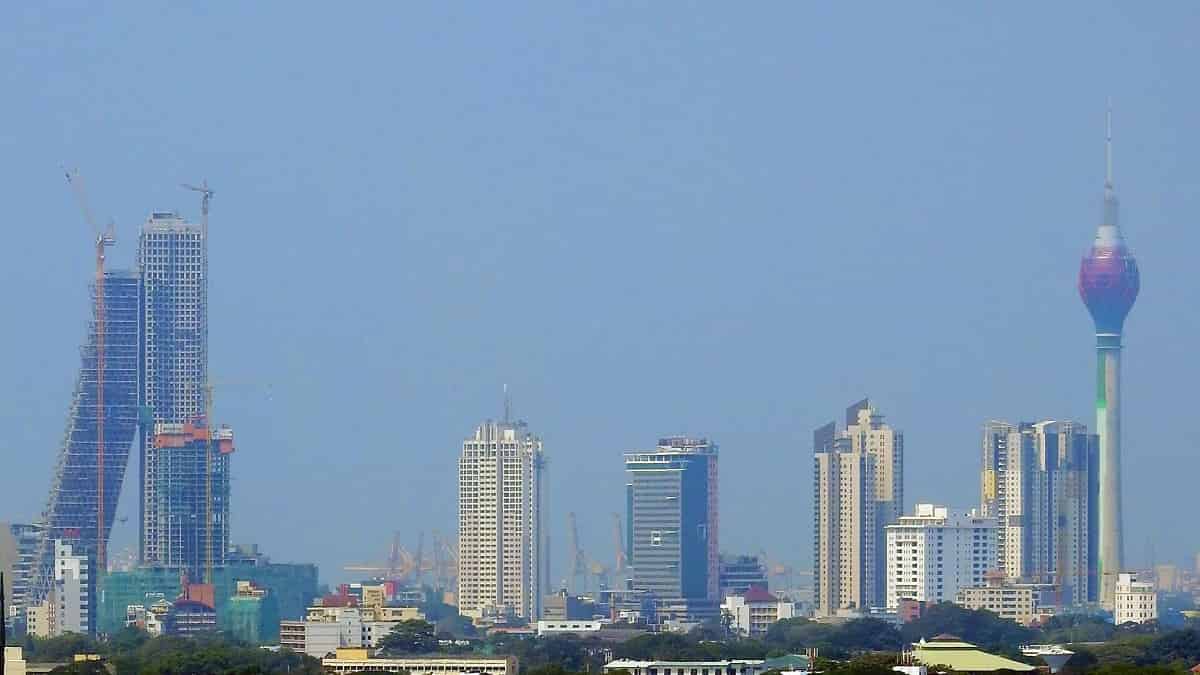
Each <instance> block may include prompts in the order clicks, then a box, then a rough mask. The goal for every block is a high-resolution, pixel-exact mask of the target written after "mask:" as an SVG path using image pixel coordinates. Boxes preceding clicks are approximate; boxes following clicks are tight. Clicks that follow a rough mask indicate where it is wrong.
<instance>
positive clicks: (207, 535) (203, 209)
mask: <svg viewBox="0 0 1200 675" xmlns="http://www.w3.org/2000/svg"><path fill="white" fill-rule="evenodd" d="M180 187H182V188H184V189H185V190H191V191H193V192H199V193H200V217H201V232H202V234H203V238H204V241H205V242H207V241H208V204H209V202H210V201H211V200H212V196H213V191H212V190H210V189H209V187H208V179H204V180H201V181H200V186H199V187H197V186H195V185H189V184H188V183H180ZM212 398H213V385H212V383H211V382H205V383H204V420H205V424H207V425H208V426H209V429H208V450H207V451H206V452H205V453H204V469H205V479H204V540H205V545H204V548H205V551H204V583H206V584H211V583H212V582H213V581H212V580H213V574H212V570H213V541H212V538H213V532H212V531H213V513H212V469H213V467H212V464H213V433H212V431H213V429H212V423H213V422H212Z"/></svg>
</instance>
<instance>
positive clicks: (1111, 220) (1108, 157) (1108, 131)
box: [1104, 97, 1117, 226]
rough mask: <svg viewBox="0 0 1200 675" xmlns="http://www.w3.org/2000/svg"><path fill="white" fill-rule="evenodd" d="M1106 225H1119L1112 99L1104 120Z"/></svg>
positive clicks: (1109, 100)
mask: <svg viewBox="0 0 1200 675" xmlns="http://www.w3.org/2000/svg"><path fill="white" fill-rule="evenodd" d="M1104 224H1105V225H1114V226H1115V225H1116V224H1117V193H1116V190H1115V189H1114V188H1113V157H1112V98H1111V97H1110V98H1109V99H1108V111H1107V113H1106V115H1105V118H1104Z"/></svg>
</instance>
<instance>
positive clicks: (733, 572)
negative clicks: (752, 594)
mask: <svg viewBox="0 0 1200 675" xmlns="http://www.w3.org/2000/svg"><path fill="white" fill-rule="evenodd" d="M719 565H720V568H719V572H718V579H719V581H718V583H717V585H718V587H719V593H720V597H722V598H727V597H729V596H731V595H741V594H743V593H745V592H746V591H748V590H750V589H751V588H752V587H753V588H762V589H766V588H768V580H767V566H766V564H765V563H764V562H763V561H762V560H760V559H759V557H758V556H756V555H726V554H724V553H722V554H721V556H720V558H719Z"/></svg>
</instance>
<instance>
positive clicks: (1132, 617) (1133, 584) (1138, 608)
mask: <svg viewBox="0 0 1200 675" xmlns="http://www.w3.org/2000/svg"><path fill="white" fill-rule="evenodd" d="M1157 620H1158V592H1157V591H1156V590H1155V588H1154V584H1152V583H1150V582H1148V581H1138V580H1137V575H1136V574H1120V575H1118V576H1117V588H1116V596H1115V602H1114V604H1113V623H1115V624H1117V625H1118V626H1120V625H1121V624H1125V623H1145V622H1147V621H1157Z"/></svg>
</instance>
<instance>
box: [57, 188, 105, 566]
mask: <svg viewBox="0 0 1200 675" xmlns="http://www.w3.org/2000/svg"><path fill="white" fill-rule="evenodd" d="M63 173H65V174H66V176H67V184H68V185H70V186H71V190H72V192H74V193H75V199H76V201H77V202H78V203H79V209H80V211H82V212H83V219H84V221H86V222H87V224H88V226H89V227H91V230H92V235H93V236H95V238H96V240H95V245H96V281H95V288H96V506H97V507H96V569H97V570H99V571H100V572H103V571H104V570H105V569H106V567H105V564H106V561H105V557H106V556H105V553H106V550H105V549H106V548H107V541H106V540H107V536H106V535H107V529H108V528H107V527H106V525H107V521H106V519H105V513H104V482H105V479H104V418H105V416H106V415H107V410H106V409H105V406H104V367H105V363H104V359H105V352H104V340H105V337H107V335H106V330H107V327H106V325H105V318H106V316H105V314H106V311H105V306H104V249H106V248H108V247H109V246H112V245H113V244H115V243H116V242H117V236H116V233H115V231H114V227H113V225H112V223H109V225H108V227H107V228H106V229H104V230H101V229H100V228H99V227H98V226H97V225H96V219H95V218H93V217H92V210H91V208H89V207H88V201H87V192H86V191H85V190H84V187H83V178H82V177H81V176H80V175H79V171H78V169H76V170H74V171H68V170H66V169H65V168H64V169H63ZM101 576H103V575H101Z"/></svg>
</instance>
